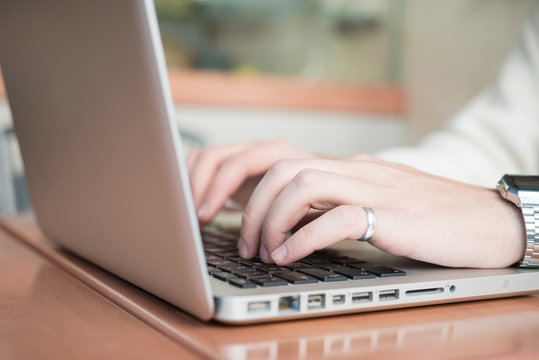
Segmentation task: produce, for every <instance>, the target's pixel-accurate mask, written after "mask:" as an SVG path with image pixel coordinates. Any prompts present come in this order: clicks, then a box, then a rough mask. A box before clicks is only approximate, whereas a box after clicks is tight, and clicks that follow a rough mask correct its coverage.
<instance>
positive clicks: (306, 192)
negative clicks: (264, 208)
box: [261, 169, 385, 260]
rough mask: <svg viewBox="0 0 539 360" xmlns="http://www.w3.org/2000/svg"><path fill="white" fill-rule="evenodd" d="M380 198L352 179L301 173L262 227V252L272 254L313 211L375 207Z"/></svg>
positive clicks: (310, 171) (376, 192) (290, 184)
mask: <svg viewBox="0 0 539 360" xmlns="http://www.w3.org/2000/svg"><path fill="white" fill-rule="evenodd" d="M381 196H385V195H381V194H379V192H378V191H376V190H375V189H374V188H373V187H372V185H368V184H364V183H362V182H361V181H360V180H357V179H355V178H353V177H349V176H345V175H340V174H335V173H330V172H326V171H320V170H311V169H308V170H302V171H300V172H299V173H298V174H297V175H296V176H295V177H294V179H292V181H291V182H290V183H289V184H288V185H287V186H286V187H285V188H284V189H283V191H282V192H281V193H280V194H279V195H278V196H277V198H276V199H275V201H274V202H273V204H272V205H271V207H270V209H269V210H268V213H267V215H266V218H265V219H264V223H263V225H262V234H261V241H262V245H261V249H262V248H263V247H265V250H264V251H265V252H266V253H267V254H271V253H272V252H273V251H274V250H275V249H276V248H277V247H278V246H279V245H281V243H282V242H283V241H284V240H285V237H286V233H287V232H288V231H290V230H291V229H292V228H293V227H294V226H296V224H297V223H298V222H299V221H301V219H302V218H303V217H304V216H305V215H306V214H307V213H308V211H309V210H310V209H316V210H330V209H333V208H334V207H336V206H339V205H342V204H353V205H361V206H376V202H378V201H380V197H381ZM375 197H376V199H375ZM261 257H262V256H261ZM263 260H269V259H263Z"/></svg>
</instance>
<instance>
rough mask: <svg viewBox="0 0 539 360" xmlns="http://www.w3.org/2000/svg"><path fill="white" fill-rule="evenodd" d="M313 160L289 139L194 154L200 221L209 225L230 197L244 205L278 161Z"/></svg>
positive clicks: (193, 185) (189, 161)
mask: <svg viewBox="0 0 539 360" xmlns="http://www.w3.org/2000/svg"><path fill="white" fill-rule="evenodd" d="M312 157H313V155H312V154H310V153H309V152H307V151H304V150H302V149H300V148H298V147H297V146H295V145H294V144H292V143H291V142H289V141H286V140H278V141H271V142H253V143H247V144H239V145H226V146H219V147H211V148H204V149H195V150H193V151H191V153H190V154H189V156H188V157H187V168H188V170H189V178H190V180H191V189H192V192H193V198H194V202H195V207H196V209H197V212H198V217H199V221H200V222H201V223H202V224H204V223H208V222H210V221H211V220H212V219H213V218H214V217H215V216H216V215H217V213H218V212H219V210H221V208H222V207H223V206H224V204H225V202H226V201H227V200H228V199H229V198H232V199H233V200H235V201H236V202H238V203H239V204H241V205H245V204H246V203H247V200H248V199H249V197H250V196H251V193H252V192H253V190H254V188H255V186H256V185H257V184H258V182H259V181H260V179H261V178H262V175H263V174H264V173H265V172H266V171H267V170H268V169H269V168H270V167H271V165H273V163H275V162H276V161H277V160H281V159H299V158H312Z"/></svg>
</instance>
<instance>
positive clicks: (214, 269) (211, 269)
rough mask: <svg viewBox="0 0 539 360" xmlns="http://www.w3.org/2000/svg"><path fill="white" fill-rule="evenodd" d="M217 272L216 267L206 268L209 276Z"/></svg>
mask: <svg viewBox="0 0 539 360" xmlns="http://www.w3.org/2000/svg"><path fill="white" fill-rule="evenodd" d="M217 271H220V270H219V269H217V268H216V267H213V266H208V273H209V274H210V275H211V274H213V273H214V272H217Z"/></svg>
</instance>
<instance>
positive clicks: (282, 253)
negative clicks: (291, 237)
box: [271, 245, 288, 263]
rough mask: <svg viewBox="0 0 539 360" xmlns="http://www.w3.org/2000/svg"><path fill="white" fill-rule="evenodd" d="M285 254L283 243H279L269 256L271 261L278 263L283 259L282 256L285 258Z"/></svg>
mask: <svg viewBox="0 0 539 360" xmlns="http://www.w3.org/2000/svg"><path fill="white" fill-rule="evenodd" d="M286 255H288V252H287V251H286V247H285V246H284V245H281V246H279V247H278V248H277V249H276V250H275V251H274V252H272V253H271V258H272V259H273V261H275V262H276V263H278V262H281V261H282V260H284V258H286Z"/></svg>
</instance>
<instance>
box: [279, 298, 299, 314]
mask: <svg viewBox="0 0 539 360" xmlns="http://www.w3.org/2000/svg"><path fill="white" fill-rule="evenodd" d="M288 311H299V296H283V297H282V298H280V299H279V312H288Z"/></svg>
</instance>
